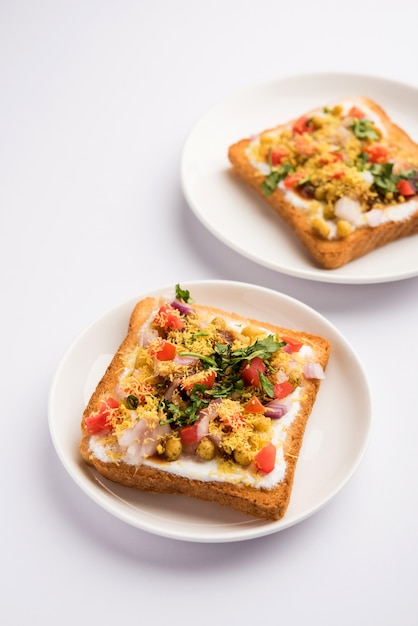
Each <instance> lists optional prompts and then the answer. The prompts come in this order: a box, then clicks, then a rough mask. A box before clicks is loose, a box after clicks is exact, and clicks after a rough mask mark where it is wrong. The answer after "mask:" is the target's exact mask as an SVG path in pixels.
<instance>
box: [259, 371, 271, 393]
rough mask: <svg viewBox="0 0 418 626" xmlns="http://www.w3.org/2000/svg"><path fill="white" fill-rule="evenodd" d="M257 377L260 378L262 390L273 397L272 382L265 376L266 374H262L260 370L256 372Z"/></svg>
mask: <svg viewBox="0 0 418 626" xmlns="http://www.w3.org/2000/svg"><path fill="white" fill-rule="evenodd" d="M258 378H259V380H260V384H261V388H262V389H263V391H264V392H265V393H266V394H267V395H268V396H269V397H270V398H274V385H273V383H272V382H270V381H269V379H268V378H266V376H264V374H262V373H261V372H258Z"/></svg>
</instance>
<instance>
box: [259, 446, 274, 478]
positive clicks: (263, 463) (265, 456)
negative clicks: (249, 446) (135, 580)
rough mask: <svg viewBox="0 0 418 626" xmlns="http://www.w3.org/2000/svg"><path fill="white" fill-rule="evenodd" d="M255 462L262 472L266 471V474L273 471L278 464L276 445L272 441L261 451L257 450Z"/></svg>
mask: <svg viewBox="0 0 418 626" xmlns="http://www.w3.org/2000/svg"><path fill="white" fill-rule="evenodd" d="M254 463H255V466H256V468H257V469H258V470H260V472H264V474H269V473H270V472H272V471H273V470H274V466H275V464H276V447H275V446H274V445H273V444H272V443H268V444H267V445H266V446H264V448H262V449H261V450H260V452H257V454H256V455H255V457H254Z"/></svg>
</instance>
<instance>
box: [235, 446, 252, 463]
mask: <svg viewBox="0 0 418 626" xmlns="http://www.w3.org/2000/svg"><path fill="white" fill-rule="evenodd" d="M252 460H253V457H252V454H251V452H249V450H245V449H239V448H237V450H234V461H235V462H236V463H238V465H243V466H245V465H249V464H250V463H251V461H252Z"/></svg>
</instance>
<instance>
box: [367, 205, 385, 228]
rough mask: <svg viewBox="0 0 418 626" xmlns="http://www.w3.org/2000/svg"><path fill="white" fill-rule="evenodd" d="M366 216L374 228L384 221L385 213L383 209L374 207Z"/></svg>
mask: <svg viewBox="0 0 418 626" xmlns="http://www.w3.org/2000/svg"><path fill="white" fill-rule="evenodd" d="M366 218H367V223H368V225H369V226H372V227H373V228H374V227H375V226H380V224H381V223H382V222H383V218H384V214H383V211H382V210H381V209H372V210H371V211H368V212H367V213H366Z"/></svg>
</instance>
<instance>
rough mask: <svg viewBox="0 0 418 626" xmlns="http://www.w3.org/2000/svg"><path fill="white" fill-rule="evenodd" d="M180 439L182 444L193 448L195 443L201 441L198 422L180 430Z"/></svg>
mask: <svg viewBox="0 0 418 626" xmlns="http://www.w3.org/2000/svg"><path fill="white" fill-rule="evenodd" d="M180 439H181V442H182V444H184V445H185V446H191V445H192V444H194V443H197V442H198V441H199V438H198V436H197V422H195V423H194V424H191V425H190V426H184V427H183V428H182V429H181V430H180Z"/></svg>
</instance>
